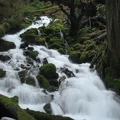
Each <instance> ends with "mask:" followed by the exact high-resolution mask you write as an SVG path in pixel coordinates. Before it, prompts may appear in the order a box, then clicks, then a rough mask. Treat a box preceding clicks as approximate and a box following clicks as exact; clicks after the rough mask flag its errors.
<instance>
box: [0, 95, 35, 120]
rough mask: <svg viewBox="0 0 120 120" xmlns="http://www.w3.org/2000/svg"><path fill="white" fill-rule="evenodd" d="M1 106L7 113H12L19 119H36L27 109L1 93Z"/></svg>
mask: <svg viewBox="0 0 120 120" xmlns="http://www.w3.org/2000/svg"><path fill="white" fill-rule="evenodd" d="M0 106H1V109H2V110H5V112H6V113H5V114H6V116H7V114H10V115H11V116H12V117H13V118H14V119H17V120H35V119H34V118H33V117H32V116H31V115H29V114H28V113H27V112H26V111H25V110H22V109H21V108H20V107H19V106H18V105H17V103H16V102H15V101H13V100H12V99H10V98H7V97H5V96H2V95H0Z"/></svg>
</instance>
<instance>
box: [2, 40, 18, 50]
mask: <svg viewBox="0 0 120 120" xmlns="http://www.w3.org/2000/svg"><path fill="white" fill-rule="evenodd" d="M15 47H16V46H15V44H14V43H13V42H9V41H5V40H2V39H0V52H2V51H8V50H10V49H14V48H15Z"/></svg>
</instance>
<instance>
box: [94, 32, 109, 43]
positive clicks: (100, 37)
mask: <svg viewBox="0 0 120 120" xmlns="http://www.w3.org/2000/svg"><path fill="white" fill-rule="evenodd" d="M106 36H107V32H104V33H103V34H101V35H100V36H98V37H97V38H96V39H97V40H99V41H102V40H103V39H104V38H105V37H106Z"/></svg>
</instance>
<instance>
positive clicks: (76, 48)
mask: <svg viewBox="0 0 120 120" xmlns="http://www.w3.org/2000/svg"><path fill="white" fill-rule="evenodd" d="M73 49H74V50H77V51H81V49H83V45H81V44H80V43H76V44H74V45H73Z"/></svg>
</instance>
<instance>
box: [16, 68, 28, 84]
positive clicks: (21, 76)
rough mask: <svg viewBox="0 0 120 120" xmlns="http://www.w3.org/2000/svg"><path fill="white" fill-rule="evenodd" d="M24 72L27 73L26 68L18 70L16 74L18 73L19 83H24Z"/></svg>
mask: <svg viewBox="0 0 120 120" xmlns="http://www.w3.org/2000/svg"><path fill="white" fill-rule="evenodd" d="M26 74H27V71H26V70H23V71H20V72H19V73H18V75H19V77H20V80H21V83H24V82H25V77H26Z"/></svg>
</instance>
